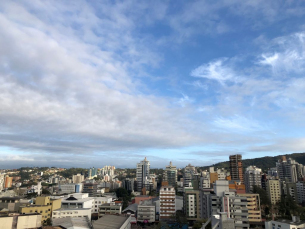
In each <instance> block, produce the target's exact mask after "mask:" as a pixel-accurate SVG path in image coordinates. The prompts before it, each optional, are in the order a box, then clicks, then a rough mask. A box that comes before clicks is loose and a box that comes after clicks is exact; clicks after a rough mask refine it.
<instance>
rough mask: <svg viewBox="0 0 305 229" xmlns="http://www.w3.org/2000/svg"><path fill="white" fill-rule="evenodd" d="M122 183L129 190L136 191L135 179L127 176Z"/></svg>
mask: <svg viewBox="0 0 305 229" xmlns="http://www.w3.org/2000/svg"><path fill="white" fill-rule="evenodd" d="M122 184H123V188H125V189H126V190H127V191H131V192H133V191H134V179H132V178H126V179H125V180H123V182H122Z"/></svg>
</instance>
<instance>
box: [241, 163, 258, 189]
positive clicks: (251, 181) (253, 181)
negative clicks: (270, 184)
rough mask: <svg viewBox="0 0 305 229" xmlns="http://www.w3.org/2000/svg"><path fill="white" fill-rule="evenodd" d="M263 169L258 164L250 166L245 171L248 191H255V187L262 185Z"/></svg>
mask: <svg viewBox="0 0 305 229" xmlns="http://www.w3.org/2000/svg"><path fill="white" fill-rule="evenodd" d="M261 173H262V170H261V169H259V168H257V167H256V166H248V167H247V168H246V171H245V176H244V182H245V186H246V192H248V193H249V192H253V187H254V186H258V187H262V182H261V178H262V177H261Z"/></svg>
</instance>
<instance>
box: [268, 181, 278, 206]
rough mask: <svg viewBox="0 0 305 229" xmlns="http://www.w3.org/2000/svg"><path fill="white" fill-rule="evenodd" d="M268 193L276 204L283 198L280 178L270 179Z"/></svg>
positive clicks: (272, 202) (271, 200)
mask: <svg viewBox="0 0 305 229" xmlns="http://www.w3.org/2000/svg"><path fill="white" fill-rule="evenodd" d="M266 189H267V193H268V196H269V199H270V202H271V204H276V203H277V202H279V201H280V200H281V183H280V180H268V181H267V183H266Z"/></svg>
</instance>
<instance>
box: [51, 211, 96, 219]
mask: <svg viewBox="0 0 305 229" xmlns="http://www.w3.org/2000/svg"><path fill="white" fill-rule="evenodd" d="M66 217H88V219H89V220H91V208H73V209H65V208H60V209H57V210H54V211H53V213H52V219H58V218H66Z"/></svg>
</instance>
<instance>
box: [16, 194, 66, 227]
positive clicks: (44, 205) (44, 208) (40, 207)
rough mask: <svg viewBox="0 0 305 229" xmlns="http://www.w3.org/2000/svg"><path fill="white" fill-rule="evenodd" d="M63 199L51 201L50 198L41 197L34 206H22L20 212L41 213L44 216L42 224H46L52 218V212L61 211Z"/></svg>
mask: <svg viewBox="0 0 305 229" xmlns="http://www.w3.org/2000/svg"><path fill="white" fill-rule="evenodd" d="M60 206H61V199H51V198H50V197H49V196H39V197H37V198H36V202H35V204H34V205H26V206H21V207H20V208H19V212H20V213H22V214H33V213H39V214H41V215H42V217H41V222H42V223H43V222H46V220H47V219H50V218H51V217H52V211H54V210H56V209H59V208H60Z"/></svg>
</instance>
